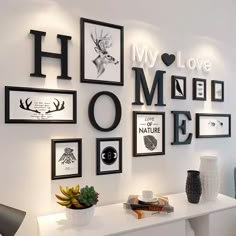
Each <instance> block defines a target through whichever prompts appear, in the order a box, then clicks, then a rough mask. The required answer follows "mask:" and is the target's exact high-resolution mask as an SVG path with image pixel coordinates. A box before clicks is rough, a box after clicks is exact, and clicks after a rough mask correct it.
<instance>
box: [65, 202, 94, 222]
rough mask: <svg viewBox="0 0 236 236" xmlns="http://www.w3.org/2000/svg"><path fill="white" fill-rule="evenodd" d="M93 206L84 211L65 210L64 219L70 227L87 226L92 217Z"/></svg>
mask: <svg viewBox="0 0 236 236" xmlns="http://www.w3.org/2000/svg"><path fill="white" fill-rule="evenodd" d="M94 211H95V206H92V207H89V208H84V209H69V208H66V218H67V220H68V223H69V224H71V225H76V226H82V225H87V224H89V222H90V221H91V220H92V218H93V216H94Z"/></svg>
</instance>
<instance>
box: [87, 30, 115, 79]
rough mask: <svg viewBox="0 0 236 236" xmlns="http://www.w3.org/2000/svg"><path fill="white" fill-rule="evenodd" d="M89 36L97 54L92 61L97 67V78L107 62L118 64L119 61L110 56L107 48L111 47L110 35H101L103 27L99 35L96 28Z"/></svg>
mask: <svg viewBox="0 0 236 236" xmlns="http://www.w3.org/2000/svg"><path fill="white" fill-rule="evenodd" d="M91 38H92V40H93V42H94V44H95V45H96V47H95V48H94V49H95V51H96V53H97V54H98V56H97V57H96V58H95V59H94V60H93V63H94V64H95V66H96V67H97V78H98V77H99V76H101V75H102V74H103V73H104V71H105V69H106V65H107V64H110V63H112V64H114V65H116V64H118V63H119V61H117V60H116V59H115V58H114V57H112V56H111V55H110V54H109V53H108V51H107V49H108V48H110V47H112V36H111V35H109V34H108V33H106V34H104V35H103V29H102V30H101V32H100V35H98V34H97V30H96V29H95V34H93V33H91Z"/></svg>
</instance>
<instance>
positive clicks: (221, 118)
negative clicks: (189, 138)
mask: <svg viewBox="0 0 236 236" xmlns="http://www.w3.org/2000/svg"><path fill="white" fill-rule="evenodd" d="M223 137H231V115H230V114H214V113H212V114H207V113H196V138H223Z"/></svg>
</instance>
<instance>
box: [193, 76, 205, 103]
mask: <svg viewBox="0 0 236 236" xmlns="http://www.w3.org/2000/svg"><path fill="white" fill-rule="evenodd" d="M206 86H207V85H206V80H205V79H199V78H193V100H200V101H206V91H207V88H206Z"/></svg>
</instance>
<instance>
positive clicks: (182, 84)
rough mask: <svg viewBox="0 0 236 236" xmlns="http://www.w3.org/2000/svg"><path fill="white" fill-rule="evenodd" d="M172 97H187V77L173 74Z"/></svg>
mask: <svg viewBox="0 0 236 236" xmlns="http://www.w3.org/2000/svg"><path fill="white" fill-rule="evenodd" d="M171 98H173V99H186V77H183V76H176V75H172V77H171Z"/></svg>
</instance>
